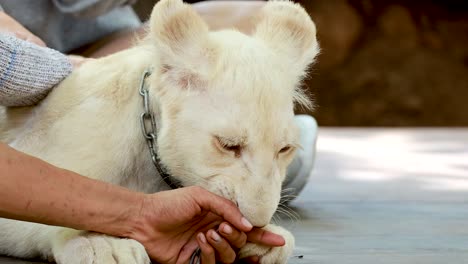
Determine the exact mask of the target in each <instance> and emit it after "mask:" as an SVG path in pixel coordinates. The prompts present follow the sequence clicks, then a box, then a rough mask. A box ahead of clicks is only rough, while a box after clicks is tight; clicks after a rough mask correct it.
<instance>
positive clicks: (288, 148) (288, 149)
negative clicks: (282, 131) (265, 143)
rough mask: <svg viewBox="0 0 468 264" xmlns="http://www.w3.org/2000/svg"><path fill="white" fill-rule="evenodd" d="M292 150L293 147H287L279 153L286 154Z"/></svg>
mask: <svg viewBox="0 0 468 264" xmlns="http://www.w3.org/2000/svg"><path fill="white" fill-rule="evenodd" d="M291 149H292V147H291V146H286V147H283V148H282V149H281V150H280V151H279V153H286V152H288V151H290V150H291Z"/></svg>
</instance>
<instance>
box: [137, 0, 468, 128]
mask: <svg viewBox="0 0 468 264" xmlns="http://www.w3.org/2000/svg"><path fill="white" fill-rule="evenodd" d="M148 2H149V1H144V0H140V3H138V4H137V5H136V6H135V8H136V9H137V11H139V13H140V14H141V15H142V17H145V12H149V10H151V9H149V10H148V5H149V3H148ZM298 2H300V3H301V4H302V5H303V6H304V7H305V8H306V9H307V10H308V12H309V13H310V14H311V16H312V18H313V19H314V21H315V23H316V24H317V28H318V38H319V41H320V43H321V47H322V52H321V55H320V56H319V58H318V62H317V63H316V64H315V65H314V67H313V68H312V70H311V74H310V76H309V78H308V79H307V80H306V82H305V85H306V87H307V89H308V90H309V92H310V94H311V95H312V96H313V98H314V100H315V102H316V105H317V108H316V110H315V111H314V112H313V113H311V114H312V115H314V116H315V117H316V118H317V120H318V122H319V124H320V125H324V126H468V1H464V0H429V1H418V0H302V1H298ZM298 112H301V110H300V109H298Z"/></svg>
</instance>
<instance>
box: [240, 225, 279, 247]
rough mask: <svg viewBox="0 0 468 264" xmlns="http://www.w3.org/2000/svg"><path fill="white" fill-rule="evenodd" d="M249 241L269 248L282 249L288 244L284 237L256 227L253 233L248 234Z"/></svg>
mask: <svg viewBox="0 0 468 264" xmlns="http://www.w3.org/2000/svg"><path fill="white" fill-rule="evenodd" d="M247 241H249V242H252V243H254V244H261V245H264V246H269V247H281V246H284V244H286V241H285V240H284V238H283V237H282V236H280V235H277V234H275V233H272V232H270V231H267V230H264V229H261V228H258V227H254V228H253V229H252V231H250V232H247Z"/></svg>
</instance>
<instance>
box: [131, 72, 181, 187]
mask: <svg viewBox="0 0 468 264" xmlns="http://www.w3.org/2000/svg"><path fill="white" fill-rule="evenodd" d="M150 75H151V69H146V70H145V72H144V73H143V75H142V77H141V81H140V90H139V92H140V95H141V97H142V98H143V108H144V112H143V113H141V115H140V125H141V132H142V133H143V137H145V139H146V143H147V145H148V149H149V152H150V155H151V161H153V164H154V166H155V167H156V169H157V170H158V173H159V175H160V176H161V178H162V179H163V180H164V181H165V182H166V183H167V185H169V187H171V188H172V189H177V188H180V187H182V185H181V183H180V181H178V180H177V179H175V178H174V177H172V176H171V175H169V174H167V173H166V172H165V170H163V168H162V167H161V164H160V162H159V159H158V145H157V143H158V142H157V139H158V137H157V136H156V135H157V125H156V119H155V118H154V115H153V112H152V111H151V105H150V101H149V100H150V99H149V90H148V87H145V80H146V78H147V77H148V76H150Z"/></svg>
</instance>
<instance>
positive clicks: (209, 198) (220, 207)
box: [189, 187, 253, 232]
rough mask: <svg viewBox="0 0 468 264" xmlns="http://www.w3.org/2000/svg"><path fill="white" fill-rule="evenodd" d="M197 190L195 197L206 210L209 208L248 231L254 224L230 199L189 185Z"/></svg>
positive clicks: (240, 228) (193, 189) (242, 229)
mask: <svg viewBox="0 0 468 264" xmlns="http://www.w3.org/2000/svg"><path fill="white" fill-rule="evenodd" d="M189 188H192V191H193V192H195V195H194V196H193V199H195V201H196V202H197V203H198V205H199V206H201V207H202V208H203V209H205V210H209V211H211V212H213V213H215V214H217V215H219V216H221V217H222V218H224V220H226V221H227V222H229V223H231V224H232V225H233V226H234V227H236V228H237V229H239V230H241V231H244V232H248V231H250V230H251V229H252V227H253V226H252V224H251V223H250V222H249V221H248V220H247V219H246V218H245V217H244V216H243V215H242V213H241V212H240V210H239V208H238V207H237V206H236V205H235V204H234V203H233V202H232V201H230V200H228V199H226V198H223V197H221V196H219V195H216V194H214V193H211V192H209V191H207V190H205V189H203V188H201V187H189Z"/></svg>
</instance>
